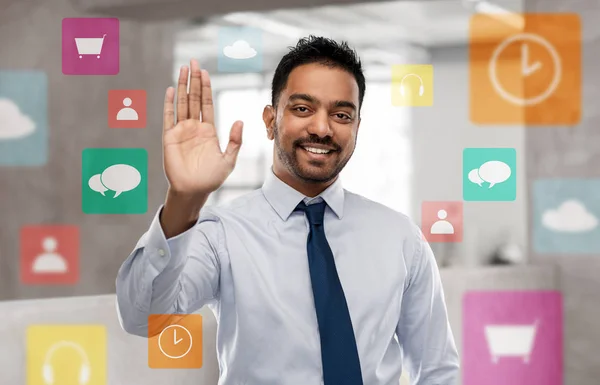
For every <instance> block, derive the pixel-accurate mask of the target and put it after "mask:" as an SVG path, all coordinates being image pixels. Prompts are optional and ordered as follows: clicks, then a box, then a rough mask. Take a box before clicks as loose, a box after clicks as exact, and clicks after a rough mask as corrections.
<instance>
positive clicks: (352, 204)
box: [116, 173, 459, 385]
mask: <svg viewBox="0 0 600 385" xmlns="http://www.w3.org/2000/svg"><path fill="white" fill-rule="evenodd" d="M320 199H324V200H325V202H326V203H327V208H326V211H325V218H324V227H325V233H326V236H327V240H328V242H329V245H330V246H331V249H332V251H333V254H334V256H335V263H336V266H337V271H338V275H339V278H340V281H341V283H342V286H343V288H344V292H345V295H346V300H347V303H348V309H349V311H350V317H351V319H352V324H353V326H354V333H355V335H356V343H357V346H358V353H359V356H360V363H361V369H362V375H363V382H364V384H365V385H398V384H399V379H400V375H401V373H402V370H403V359H404V365H405V368H406V369H407V370H408V372H409V374H410V376H411V385H455V384H456V381H457V376H458V371H459V358H458V353H457V350H456V346H455V342H454V338H453V336H452V331H451V330H450V326H449V322H448V315H447V310H446V304H445V300H444V292H443V289H442V286H441V282H440V277H439V271H438V267H437V265H436V262H435V259H434V256H433V253H432V251H431V248H430V247H429V245H428V244H427V242H425V241H424V240H423V236H422V234H421V232H420V230H419V229H418V228H417V227H416V226H415V225H414V224H413V223H412V222H411V221H410V219H409V218H408V217H406V216H405V215H403V214H400V213H398V212H396V211H394V210H392V209H390V208H388V207H386V206H383V205H381V204H379V203H376V202H373V201H371V200H368V199H366V198H364V197H361V196H359V195H357V194H354V193H351V192H349V191H346V190H344V189H343V188H342V185H341V181H340V179H339V178H338V180H337V181H336V182H335V183H333V184H332V185H331V186H330V187H329V188H327V189H326V190H325V191H323V193H321V194H320V195H319V196H317V197H315V198H312V199H310V198H307V197H305V196H304V195H302V194H301V193H300V192H298V191H296V190H294V189H293V188H292V187H290V186H288V185H287V184H285V183H283V182H282V181H281V180H280V179H279V178H277V177H276V176H275V175H274V174H273V173H269V175H268V177H267V179H266V181H265V183H264V185H263V186H262V188H261V189H258V190H255V191H253V192H251V193H249V194H246V195H244V196H242V197H240V198H237V199H235V200H234V201H232V202H229V203H227V204H225V205H223V206H218V207H212V206H205V207H204V208H202V210H201V211H200V218H199V220H198V222H197V224H196V225H195V226H194V227H192V228H191V229H189V230H188V231H186V232H184V233H183V234H180V235H178V236H176V237H173V238H171V239H169V240H167V239H165V235H164V233H163V231H162V228H161V225H160V222H159V215H160V210H161V209H162V207H161V208H160V209H159V210H158V212H157V214H156V216H155V218H154V220H153V222H152V224H151V225H150V229H149V230H148V231H147V232H146V233H145V234H144V235H143V236H142V237H141V239H140V240H139V242H138V244H137V246H136V247H135V249H134V250H133V252H132V253H131V255H130V256H129V257H128V258H127V260H125V262H124V263H123V265H122V266H121V268H120V270H119V273H118V276H117V282H116V285H117V286H116V288H117V309H118V311H119V313H120V314H119V319H120V322H121V325H122V327H123V329H124V330H125V331H127V332H128V333H131V334H135V335H139V336H143V337H146V336H147V320H148V315H149V314H175V313H177V314H189V313H194V312H196V311H197V310H199V309H200V308H201V307H202V306H204V305H207V306H208V307H209V308H210V309H211V310H212V311H213V312H214V314H215V317H216V319H217V322H218V328H217V354H218V359H219V366H220V380H219V385H240V384H251V385H320V384H322V383H323V382H322V366H321V351H320V340H319V334H318V333H319V331H318V327H317V317H316V313H315V307H314V303H313V296H312V287H311V280H310V274H309V270H308V257H307V250H306V242H307V236H308V232H309V224H308V220H307V219H306V216H305V214H304V213H302V212H294V209H295V207H296V206H297V205H298V203H300V201H302V200H304V201H305V203H307V204H310V203H315V202H316V201H319V200H320ZM395 337H397V340H396V338H395ZM340 385H343V384H340Z"/></svg>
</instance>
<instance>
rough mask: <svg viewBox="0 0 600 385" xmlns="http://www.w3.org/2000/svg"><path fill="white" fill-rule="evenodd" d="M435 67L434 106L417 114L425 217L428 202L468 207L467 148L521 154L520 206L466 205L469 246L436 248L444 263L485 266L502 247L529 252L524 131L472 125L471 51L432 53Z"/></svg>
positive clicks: (417, 177) (418, 184)
mask: <svg viewBox="0 0 600 385" xmlns="http://www.w3.org/2000/svg"><path fill="white" fill-rule="evenodd" d="M430 54H431V57H430V59H429V60H430V62H431V63H432V64H433V67H434V90H433V95H434V103H433V106H431V107H427V108H414V109H413V110H412V113H413V124H412V130H413V137H414V146H415V147H414V149H413V154H414V157H415V159H414V165H415V170H414V174H413V175H414V183H415V184H414V186H413V189H414V193H413V196H414V197H417V199H415V200H414V202H413V204H414V207H413V212H414V213H417V214H418V215H417V216H416V217H420V213H421V206H420V205H421V202H422V201H462V200H463V196H462V150H463V149H464V148H466V147H512V148H515V149H516V151H517V199H516V200H515V201H514V202H465V203H464V204H463V207H464V215H463V222H464V226H463V242H462V243H460V244H456V245H455V246H454V248H453V249H450V250H448V247H445V246H448V245H443V244H437V245H436V244H433V245H432V247H434V250H435V252H436V255H437V256H438V257H440V258H441V257H442V254H443V253H448V254H450V257H451V258H452V257H455V258H457V259H458V260H456V263H459V264H466V265H468V266H474V265H479V264H483V263H484V262H485V261H484V260H485V259H486V258H487V256H488V255H489V254H490V253H491V252H492V251H493V249H494V248H495V247H496V246H497V245H498V244H500V243H501V242H504V241H507V240H512V241H514V242H516V243H517V244H518V245H520V246H521V247H523V248H525V247H527V227H526V221H527V219H526V218H527V193H526V191H527V189H526V185H527V184H526V177H525V159H526V156H525V151H526V149H525V145H524V143H525V141H524V129H523V126H522V125H521V126H519V125H511V126H494V127H489V126H478V125H475V124H473V123H472V122H471V121H470V119H469V97H470V95H469V56H468V47H467V46H459V47H447V48H436V49H431V50H430Z"/></svg>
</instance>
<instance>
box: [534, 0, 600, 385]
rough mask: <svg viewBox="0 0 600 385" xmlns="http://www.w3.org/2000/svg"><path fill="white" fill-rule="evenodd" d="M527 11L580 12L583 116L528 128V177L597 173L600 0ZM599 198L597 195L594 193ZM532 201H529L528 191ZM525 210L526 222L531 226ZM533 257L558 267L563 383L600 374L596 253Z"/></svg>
mask: <svg viewBox="0 0 600 385" xmlns="http://www.w3.org/2000/svg"><path fill="white" fill-rule="evenodd" d="M526 10H527V11H528V12H565V11H570V12H577V13H578V14H580V15H581V17H582V23H583V35H584V36H585V41H584V43H583V66H582V67H583V68H582V71H583V101H582V103H583V116H582V120H581V123H580V124H578V125H576V126H574V127H543V128H539V127H527V129H526V130H525V142H526V148H527V162H526V163H527V180H528V183H529V185H530V186H531V184H532V183H533V182H534V181H535V180H536V179H538V178H577V177H579V178H600V129H598V128H599V127H600V108H599V106H600V104H599V103H600V102H599V100H600V99H599V96H600V67H599V62H600V38H599V37H598V36H599V35H600V24H599V23H598V20H599V19H598V17H599V14H600V4H599V3H598V2H597V1H596V0H582V1H577V2H573V1H570V0H562V1H555V0H552V1H549V0H527V2H526ZM598 199H600V197H598ZM529 200H530V202H531V201H532V200H533V196H532V195H531V193H530V194H529ZM531 222H532V218H531V215H529V226H530V228H532V223H531ZM530 251H531V254H530V255H531V256H532V259H533V260H534V262H536V263H541V264H554V265H557V266H558V267H559V271H560V277H561V288H562V290H563V296H564V311H565V328H566V330H565V369H566V377H565V384H577V385H579V384H582V385H584V384H597V383H598V381H599V380H598V379H599V378H600V354H599V353H598V349H599V347H600V330H599V329H598V322H597V321H598V319H600V301H599V300H598V293H599V292H600V276H599V275H598V272H600V255H589V256H582V255H538V254H536V252H535V250H533V249H532V248H531V250H530Z"/></svg>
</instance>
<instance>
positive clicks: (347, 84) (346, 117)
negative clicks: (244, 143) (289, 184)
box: [264, 64, 360, 183]
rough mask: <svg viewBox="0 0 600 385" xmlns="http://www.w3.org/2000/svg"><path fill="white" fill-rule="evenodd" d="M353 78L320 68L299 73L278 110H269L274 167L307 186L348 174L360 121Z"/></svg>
mask: <svg viewBox="0 0 600 385" xmlns="http://www.w3.org/2000/svg"><path fill="white" fill-rule="evenodd" d="M358 103H359V92H358V84H357V83H356V80H355V78H354V76H353V75H352V74H350V73H348V72H346V71H344V70H342V69H339V68H329V67H326V66H324V65H320V64H306V65H302V66H299V67H296V68H295V69H294V70H293V71H292V72H291V73H290V76H289V78H288V81H287V84H286V87H285V88H284V90H283V91H282V92H281V95H280V98H279V103H278V105H277V110H276V112H274V111H273V110H272V109H271V110H270V112H268V111H269V110H268V109H265V116H264V117H265V123H266V124H267V127H268V128H270V129H272V130H270V131H269V138H270V139H274V140H275V154H276V157H275V159H274V162H275V163H278V162H279V163H280V164H281V165H283V166H284V168H285V169H286V170H287V171H288V172H289V173H290V174H291V175H292V176H294V177H296V178H298V179H300V180H302V181H303V182H307V183H325V182H328V181H330V180H332V179H334V178H335V177H336V176H337V175H338V174H339V173H340V172H341V171H342V169H343V168H344V166H345V165H346V163H348V160H350V157H351V156H352V153H353V152H354V148H355V146H356V136H357V133H358V127H359V123H360V119H359V117H358Z"/></svg>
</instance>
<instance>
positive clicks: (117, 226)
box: [0, 0, 176, 300]
mask: <svg viewBox="0 0 600 385" xmlns="http://www.w3.org/2000/svg"><path fill="white" fill-rule="evenodd" d="M3 4H5V2H3ZM71 4H72V2H71V1H69V0H52V1H45V2H21V1H19V2H17V1H14V2H11V3H10V5H9V6H8V8H5V5H2V6H1V7H0V8H1V9H2V10H1V11H0V70H23V69H32V70H40V71H44V72H46V74H47V77H48V88H49V90H48V113H49V132H50V138H49V157H48V163H47V164H46V165H45V166H42V167H1V166H0V300H4V299H24V298H45V297H56V296H65V295H75V294H76V295H88V294H103V293H112V292H114V277H116V273H117V269H118V267H119V265H120V264H121V262H122V261H123V258H124V257H126V256H127V255H128V254H129V253H130V251H131V250H132V249H133V247H134V246H135V242H136V239H137V238H138V237H139V236H140V235H141V234H142V233H143V231H144V230H145V229H146V228H147V226H148V223H149V221H150V219H151V217H152V215H153V214H154V211H155V210H156V208H157V206H158V205H159V204H160V203H161V202H162V200H163V198H164V194H165V191H166V183H165V182H164V178H163V173H162V158H161V129H162V128H161V127H162V126H161V122H162V116H161V115H162V103H163V97H164V91H165V89H166V87H167V86H169V85H171V83H172V79H171V77H172V73H173V72H172V71H173V69H172V50H173V44H172V36H173V29H174V28H176V26H175V25H173V24H142V23H139V22H135V21H127V20H123V19H122V20H121V24H120V28H121V29H120V35H121V67H120V73H119V75H116V76H65V75H63V74H62V69H61V21H62V19H63V18H64V17H82V16H86V17H90V16H94V15H89V14H85V15H84V14H81V13H78V12H77V11H76V10H74V9H73V8H72V7H71ZM110 89H145V90H146V91H147V94H148V124H147V128H146V129H130V130H126V129H109V128H108V126H107V104H108V90H110ZM87 147H143V148H146V149H147V151H148V156H149V174H150V181H149V184H150V186H151V187H150V191H149V198H148V199H149V212H148V214H146V215H85V214H83V213H82V209H81V152H82V150H83V149H84V148H87ZM30 224H73V225H77V226H80V235H81V258H80V260H81V262H80V270H81V276H80V283H79V284H78V285H76V286H63V287H60V286H55V287H53V286H24V285H22V284H21V283H20V274H19V245H18V241H19V231H20V228H21V226H23V225H30Z"/></svg>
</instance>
